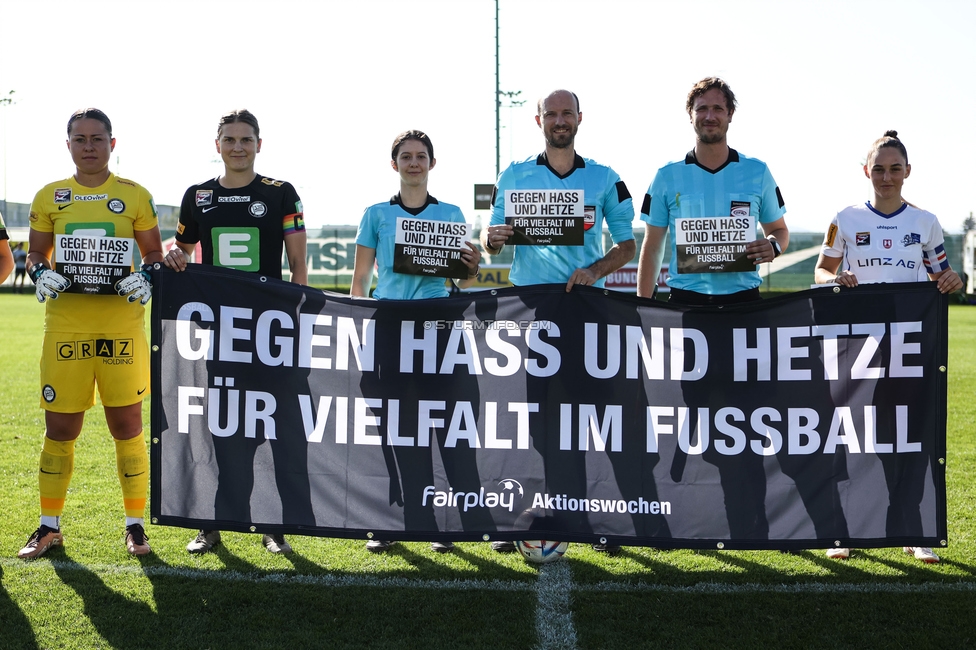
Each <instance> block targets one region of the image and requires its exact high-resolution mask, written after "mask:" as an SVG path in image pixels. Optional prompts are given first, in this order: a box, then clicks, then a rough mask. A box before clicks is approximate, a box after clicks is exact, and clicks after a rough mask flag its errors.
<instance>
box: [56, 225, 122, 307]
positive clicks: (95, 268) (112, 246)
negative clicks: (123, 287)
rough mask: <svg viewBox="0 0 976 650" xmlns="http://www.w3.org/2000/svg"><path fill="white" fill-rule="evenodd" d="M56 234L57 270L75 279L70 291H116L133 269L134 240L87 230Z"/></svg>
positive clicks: (103, 292)
mask: <svg viewBox="0 0 976 650" xmlns="http://www.w3.org/2000/svg"><path fill="white" fill-rule="evenodd" d="M54 237H55V243H54V247H55V251H56V253H55V259H54V263H55V264H54V269H55V270H56V271H57V272H58V273H60V274H61V275H63V276H64V277H66V278H68V279H69V280H71V286H70V287H68V290H67V292H68V293H87V294H93V293H95V294H115V288H114V286H115V283H116V282H118V281H119V280H121V279H122V278H124V277H125V276H127V275H128V274H129V273H131V272H132V251H133V249H134V247H135V240H133V239H130V238H128V237H106V236H104V235H101V234H97V235H95V234H86V233H84V232H83V231H75V232H73V233H71V234H64V235H62V234H58V235H55V236H54Z"/></svg>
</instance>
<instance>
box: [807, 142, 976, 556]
mask: <svg viewBox="0 0 976 650" xmlns="http://www.w3.org/2000/svg"><path fill="white" fill-rule="evenodd" d="M911 172H912V166H911V165H909V164H908V151H907V150H906V149H905V145H904V144H902V142H901V140H899V139H898V132H897V131H886V132H885V134H884V136H882V137H881V138H878V139H877V140H876V141H875V142H874V144H873V145H871V149H870V150H869V151H868V157H867V164H865V165H864V175H865V176H867V177H868V178H870V179H871V185H872V186H873V188H874V198H873V199H872V200H871V201H867V202H865V203H863V204H859V205H853V206H850V207H848V208H844V209H843V210H841V211H840V212H838V213H837V216H835V217H834V219H833V221H831V222H830V227H829V228H828V229H827V234H826V236H825V237H824V243H823V248H822V250H821V252H820V258H819V259H818V260H817V267H816V270H815V271H814V277H815V279H816V282H817V284H830V283H834V284H839V285H841V286H844V287H856V286H858V284H867V283H877V282H925V281H927V280H933V281H936V282H938V288H939V291H941V292H942V293H950V292H952V291H956V290H957V289H961V288H962V280H961V279H960V278H959V275H958V274H957V273H956V272H955V271H953V270H952V268H950V266H949V262H948V260H947V259H946V252H945V247H944V240H943V236H942V226H941V225H939V220H938V219H937V218H936V216H935V215H934V214H932V213H931V212H926V211H925V210H922V209H919V208H918V207H916V206H914V205H912V204H911V203H909V202H907V201H906V200H905V199H904V198H902V195H901V190H902V185H903V184H904V183H905V179H906V178H908V176H909V175H910V174H911ZM903 548H904V551H905V552H906V553H908V554H910V555H914V556H915V557H916V558H917V559H919V560H921V561H923V562H926V563H929V564H934V563H936V562H938V561H939V556H938V555H936V554H935V553H934V552H933V551H932V549H931V548H927V547H922V546H914V547H913V546H905V547H903ZM850 553H851V549H849V548H831V549H828V550H827V557H829V558H834V559H846V558H848V557H850Z"/></svg>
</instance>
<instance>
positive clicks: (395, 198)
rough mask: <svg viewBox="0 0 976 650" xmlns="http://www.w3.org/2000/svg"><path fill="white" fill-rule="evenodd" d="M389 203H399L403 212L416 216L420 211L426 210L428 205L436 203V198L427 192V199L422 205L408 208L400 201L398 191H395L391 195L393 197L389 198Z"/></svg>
mask: <svg viewBox="0 0 976 650" xmlns="http://www.w3.org/2000/svg"><path fill="white" fill-rule="evenodd" d="M390 205H399V206H400V207H401V208H403V211H404V212H408V213H410V214H412V215H413V216H415V217H416V216H417V215H419V214H420V213H421V212H423V211H424V210H426V209H427V206H428V205H437V199H435V198H434V197H432V196H431V195H430V193H428V194H427V200H426V201H424V204H423V205H422V206H420V207H419V208H408V207H407V206H405V205H403V203H402V202H401V201H400V193H399V192H397V193H396V194H394V195H393V198H391V199H390Z"/></svg>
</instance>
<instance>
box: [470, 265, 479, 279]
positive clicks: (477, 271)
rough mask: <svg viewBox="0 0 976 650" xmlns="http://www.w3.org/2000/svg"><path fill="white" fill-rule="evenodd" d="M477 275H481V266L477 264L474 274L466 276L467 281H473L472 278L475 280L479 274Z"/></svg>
mask: <svg viewBox="0 0 976 650" xmlns="http://www.w3.org/2000/svg"><path fill="white" fill-rule="evenodd" d="M479 273H481V265H480V264H479V265H478V267H477V268H476V269H475V270H474V273H470V274H469V275H468V279H469V280H472V279H474V278H476V277H478V274H479Z"/></svg>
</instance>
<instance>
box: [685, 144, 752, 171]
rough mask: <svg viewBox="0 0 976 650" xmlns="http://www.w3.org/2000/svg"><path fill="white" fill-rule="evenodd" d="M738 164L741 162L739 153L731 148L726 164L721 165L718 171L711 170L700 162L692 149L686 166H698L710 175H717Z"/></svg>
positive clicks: (686, 155)
mask: <svg viewBox="0 0 976 650" xmlns="http://www.w3.org/2000/svg"><path fill="white" fill-rule="evenodd" d="M736 162H739V152H738V151H736V150H735V149H733V148H732V147H729V157H728V158H727V159H726V161H725V162H724V163H722V164H721V165H719V167H718V169H709V168H708V167H706V166H705V165H703V164H701V163H700V162H698V156H696V155H695V150H694V149H692V150H691V151H689V152H688V153H687V154H685V164H686V165H698V166H699V167H701V168H702V169H704V170H705V171H707V172H708V173H709V174H717V173H719V172H720V171H722V170H723V169H725V168H726V167H728V166H729V165H730V164H732V163H736Z"/></svg>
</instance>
